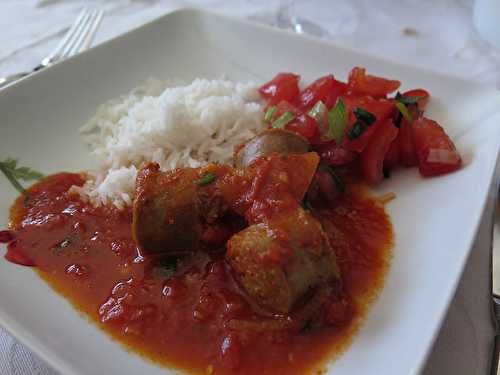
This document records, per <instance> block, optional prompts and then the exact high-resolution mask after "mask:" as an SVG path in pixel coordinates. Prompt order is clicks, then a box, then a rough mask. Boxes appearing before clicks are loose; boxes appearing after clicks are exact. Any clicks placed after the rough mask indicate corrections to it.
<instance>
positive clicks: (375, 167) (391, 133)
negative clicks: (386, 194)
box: [361, 119, 398, 185]
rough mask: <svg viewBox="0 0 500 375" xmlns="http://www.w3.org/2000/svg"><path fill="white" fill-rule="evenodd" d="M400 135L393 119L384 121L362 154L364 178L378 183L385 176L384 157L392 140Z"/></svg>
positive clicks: (369, 182)
mask: <svg viewBox="0 0 500 375" xmlns="http://www.w3.org/2000/svg"><path fill="white" fill-rule="evenodd" d="M397 135H398V129H397V128H396V127H395V126H394V123H393V121H392V119H387V120H386V121H384V122H382V123H381V124H380V125H379V126H378V128H377V131H376V132H375V134H374V135H373V137H372V138H371V140H370V143H368V146H366V148H365V150H364V151H363V153H362V154H361V172H362V174H363V178H364V180H365V181H366V182H367V183H368V184H370V185H376V184H378V183H379V182H380V181H382V179H383V178H384V174H383V165H384V159H385V156H386V154H387V151H388V150H389V147H390V146H391V143H392V141H394V139H395V138H396V136H397Z"/></svg>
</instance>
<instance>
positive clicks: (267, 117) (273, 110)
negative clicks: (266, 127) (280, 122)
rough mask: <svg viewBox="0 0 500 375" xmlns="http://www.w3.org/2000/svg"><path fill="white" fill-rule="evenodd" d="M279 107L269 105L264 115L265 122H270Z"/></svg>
mask: <svg viewBox="0 0 500 375" xmlns="http://www.w3.org/2000/svg"><path fill="white" fill-rule="evenodd" d="M277 109H278V108H276V107H275V106H271V107H269V108H268V109H267V111H266V114H265V115H264V122H267V123H270V122H271V120H272V119H273V116H274V114H275V113H276V110H277Z"/></svg>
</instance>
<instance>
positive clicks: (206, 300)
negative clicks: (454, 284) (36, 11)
mask: <svg viewBox="0 0 500 375" xmlns="http://www.w3.org/2000/svg"><path fill="white" fill-rule="evenodd" d="M83 183H84V179H83V177H81V176H80V175H78V174H69V173H60V174H56V175H53V176H50V177H48V178H46V179H44V180H43V181H41V182H39V183H38V184H36V185H34V186H33V187H31V188H30V189H29V190H28V194H29V195H28V197H29V198H23V197H21V198H19V199H18V200H17V201H16V202H15V204H14V206H13V207H12V209H11V229H12V230H13V232H12V233H13V234H14V239H13V241H11V242H10V243H9V245H8V253H7V255H6V257H9V256H10V257H13V256H19V255H20V254H22V256H23V257H24V258H23V260H24V261H26V262H27V263H28V264H32V265H35V266H36V268H35V270H36V271H37V272H38V274H39V275H40V276H41V277H42V278H43V279H44V280H45V281H46V282H47V283H48V284H49V285H50V286H51V287H52V288H53V289H54V290H56V291H57V292H59V293H61V294H62V295H63V296H65V297H66V298H67V299H69V300H70V301H71V302H72V303H73V305H74V306H75V307H76V308H77V309H79V310H81V311H83V312H84V313H86V314H87V315H88V316H89V317H90V318H91V320H92V321H94V322H95V323H96V324H97V325H98V326H99V327H100V328H102V329H103V330H105V331H106V332H108V333H109V334H110V335H111V336H112V337H113V338H115V339H116V340H117V341H119V342H120V343H122V344H123V345H125V346H126V347H127V348H129V349H131V350H132V351H134V352H138V353H139V354H141V355H143V356H144V357H146V358H148V359H150V360H152V361H154V362H156V363H160V364H162V365H165V366H172V367H175V368H179V369H182V370H185V371H189V372H194V373H209V374H210V373H214V374H230V373H238V374H303V373H309V372H313V371H321V369H322V368H323V367H324V365H325V361H326V360H328V359H330V358H331V357H332V356H335V355H337V354H339V353H340V352H341V351H342V350H344V349H345V348H346V347H347V345H348V344H349V342H350V341H351V338H352V336H353V334H354V333H355V331H356V330H357V329H358V327H359V325H360V323H361V322H362V319H363V317H364V316H365V315H366V312H367V309H368V307H369V305H370V304H371V302H373V300H374V298H375V297H376V296H377V294H378V292H379V291H380V289H381V287H382V285H383V280H384V277H385V274H386V272H387V269H388V265H389V262H390V257H391V251H390V250H391V247H392V226H391V223H390V220H389V217H388V216H387V215H386V214H385V212H384V208H383V206H382V204H381V203H379V202H378V201H377V200H376V199H373V198H370V197H368V195H367V194H366V191H365V189H364V187H363V186H361V185H357V184H355V183H350V184H349V190H348V192H347V193H345V194H343V195H342V197H341V198H339V200H338V202H336V204H335V206H334V207H333V208H332V209H329V210H325V211H323V212H321V217H322V221H323V224H324V226H325V230H326V231H327V233H328V235H329V237H330V240H331V242H332V246H333V248H334V249H335V251H336V253H337V258H338V259H337V260H338V263H339V266H340V269H341V273H342V279H343V287H344V290H345V292H346V293H347V295H348V296H349V299H350V300H351V301H352V303H353V308H351V309H349V311H348V313H349V314H350V315H351V316H349V317H348V319H345V317H343V319H341V321H342V322H343V323H342V324H340V325H336V326H327V327H321V328H312V329H309V330H303V331H301V332H288V331H279V330H278V331H272V332H265V333H264V332H260V333H255V332H252V331H241V330H240V331H234V330H231V329H230V328H229V327H228V325H227V323H228V321H230V320H231V319H233V318H241V317H246V318H249V317H250V318H252V319H254V320H258V319H259V317H258V316H257V315H255V313H254V312H253V310H252V308H251V306H250V304H249V303H248V299H247V298H246V297H245V295H244V293H243V292H242V291H241V290H240V288H239V287H238V285H237V284H236V283H235V281H234V280H233V278H232V275H231V271H230V269H229V267H228V265H227V264H226V262H225V260H224V254H223V251H222V252H219V253H211V254H207V253H200V254H198V255H196V256H192V257H190V258H185V259H182V260H180V262H179V264H178V267H177V271H176V273H175V275H174V276H171V275H168V276H166V275H165V274H164V271H163V270H162V269H161V268H158V267H156V266H155V264H156V263H155V260H154V259H150V258H146V257H141V256H140V255H139V253H138V250H137V247H136V245H135V243H134V241H133V240H132V237H131V218H132V215H131V212H130V210H124V211H119V210H117V209H114V208H103V207H101V208H94V207H92V206H90V204H88V203H86V202H83V201H82V200H80V198H78V197H76V196H71V195H69V194H68V193H67V190H68V188H69V187H70V186H72V185H82V184H83ZM54 313H55V314H57V312H54ZM335 313H336V312H335V311H333V314H335ZM340 313H341V314H345V313H346V312H345V311H341V312H340Z"/></svg>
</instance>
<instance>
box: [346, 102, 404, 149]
mask: <svg viewBox="0 0 500 375" xmlns="http://www.w3.org/2000/svg"><path fill="white" fill-rule="evenodd" d="M342 100H343V101H344V104H345V106H346V110H347V111H348V113H349V124H348V125H347V127H346V137H345V138H344V146H345V148H346V149H348V150H351V151H356V152H362V151H363V150H364V149H365V147H366V145H367V144H368V142H369V141H370V138H371V137H372V135H373V133H374V132H375V129H376V128H377V127H378V124H380V123H382V122H384V121H385V120H386V119H387V118H388V117H390V116H391V115H392V114H393V113H394V108H395V107H394V101H393V100H386V99H379V100H377V99H374V98H371V97H369V96H352V95H347V96H345V97H342ZM355 108H362V109H364V110H366V111H368V112H370V113H372V114H373V115H374V116H375V118H376V121H375V123H373V124H371V125H370V126H368V127H367V128H366V130H365V131H364V132H363V133H362V134H361V135H360V136H359V137H357V138H355V139H349V137H347V134H348V133H349V131H350V129H351V128H352V127H353V126H354V124H355V123H356V117H355V116H354V113H353V110H354V109H355Z"/></svg>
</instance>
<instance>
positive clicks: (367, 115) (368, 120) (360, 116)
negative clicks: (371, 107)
mask: <svg viewBox="0 0 500 375" xmlns="http://www.w3.org/2000/svg"><path fill="white" fill-rule="evenodd" d="M352 112H353V113H354V116H356V119H357V120H358V121H360V122H364V123H365V124H366V125H371V124H373V123H374V122H375V121H377V117H375V115H374V114H373V113H371V112H368V111H367V110H365V109H363V108H359V107H357V108H354V109H353V110H352Z"/></svg>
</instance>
